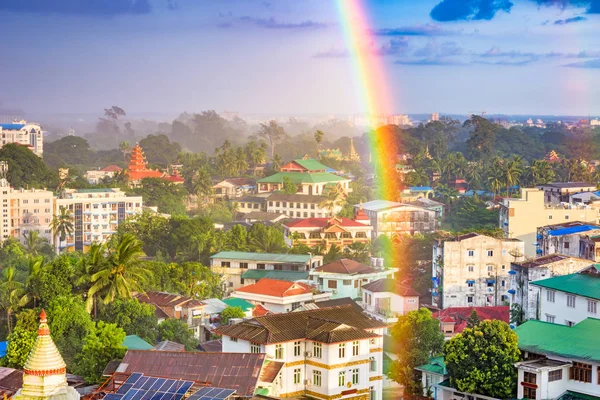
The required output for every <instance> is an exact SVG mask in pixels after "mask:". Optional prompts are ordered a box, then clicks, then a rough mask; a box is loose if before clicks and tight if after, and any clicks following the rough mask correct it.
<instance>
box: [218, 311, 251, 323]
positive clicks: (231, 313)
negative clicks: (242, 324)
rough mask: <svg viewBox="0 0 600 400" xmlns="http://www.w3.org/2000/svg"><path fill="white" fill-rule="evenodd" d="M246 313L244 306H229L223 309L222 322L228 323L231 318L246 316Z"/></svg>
mask: <svg viewBox="0 0 600 400" xmlns="http://www.w3.org/2000/svg"><path fill="white" fill-rule="evenodd" d="M245 316H246V314H245V313H244V310H242V307H239V306H238V307H231V306H229V307H227V308H226V309H224V310H223V311H221V324H222V325H227V324H228V323H229V320H230V319H231V318H244V317H245Z"/></svg>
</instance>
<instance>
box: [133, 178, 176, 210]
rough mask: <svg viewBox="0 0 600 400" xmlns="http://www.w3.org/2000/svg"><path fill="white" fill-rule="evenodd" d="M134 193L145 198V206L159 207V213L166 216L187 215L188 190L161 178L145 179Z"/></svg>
mask: <svg viewBox="0 0 600 400" xmlns="http://www.w3.org/2000/svg"><path fill="white" fill-rule="evenodd" d="M133 193H135V194H136V195H138V196H142V197H143V198H144V204H145V205H148V206H155V207H158V211H159V212H161V213H166V214H179V215H185V213H186V210H185V204H184V201H185V199H186V198H187V195H188V193H187V190H186V189H185V187H183V185H177V184H174V183H172V182H169V181H165V180H164V179H160V178H144V179H142V185H141V186H140V187H136V188H135V189H133Z"/></svg>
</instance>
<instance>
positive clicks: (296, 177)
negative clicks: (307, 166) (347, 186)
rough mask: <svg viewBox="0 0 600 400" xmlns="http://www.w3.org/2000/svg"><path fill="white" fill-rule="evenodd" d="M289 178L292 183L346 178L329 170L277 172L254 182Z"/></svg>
mask: <svg viewBox="0 0 600 400" xmlns="http://www.w3.org/2000/svg"><path fill="white" fill-rule="evenodd" d="M285 177H287V178H290V180H291V181H292V183H295V184H300V183H324V182H340V181H346V180H348V179H346V178H342V177H341V176H337V175H334V174H331V173H329V172H312V173H311V172H278V173H276V174H274V175H271V176H267V177H266V178H262V179H259V180H257V181H256V183H283V178H285Z"/></svg>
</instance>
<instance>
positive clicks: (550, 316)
mask: <svg viewBox="0 0 600 400" xmlns="http://www.w3.org/2000/svg"><path fill="white" fill-rule="evenodd" d="M555 319H556V317H555V316H554V315H550V314H546V322H550V323H552V324H553V323H554V320H555Z"/></svg>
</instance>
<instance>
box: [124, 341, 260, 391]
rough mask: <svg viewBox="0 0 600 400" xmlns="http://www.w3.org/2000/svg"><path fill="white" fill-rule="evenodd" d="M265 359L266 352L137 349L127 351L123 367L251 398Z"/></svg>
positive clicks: (129, 371)
mask: <svg viewBox="0 0 600 400" xmlns="http://www.w3.org/2000/svg"><path fill="white" fill-rule="evenodd" d="M264 360H265V354H249V353H204V352H173V351H141V350H134V351H128V352H127V353H126V354H125V357H123V361H122V363H121V367H122V368H123V369H124V371H123V372H126V373H133V372H140V373H143V374H144V375H148V376H160V377H165V378H172V379H183V380H190V381H195V382H202V383H207V384H209V385H210V386H214V387H221V388H226V389H235V390H236V391H237V394H238V395H239V396H243V397H250V396H252V394H253V393H254V390H255V388H256V383H257V381H258V378H259V376H260V375H261V372H262V367H263V363H264Z"/></svg>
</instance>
